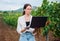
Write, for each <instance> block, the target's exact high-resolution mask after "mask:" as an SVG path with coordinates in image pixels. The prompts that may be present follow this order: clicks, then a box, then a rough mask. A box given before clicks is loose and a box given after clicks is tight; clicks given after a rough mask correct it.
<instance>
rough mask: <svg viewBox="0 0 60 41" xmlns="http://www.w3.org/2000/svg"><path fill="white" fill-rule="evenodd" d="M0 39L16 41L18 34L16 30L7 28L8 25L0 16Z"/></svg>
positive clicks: (2, 40) (1, 40)
mask: <svg viewBox="0 0 60 41" xmlns="http://www.w3.org/2000/svg"><path fill="white" fill-rule="evenodd" d="M0 41H18V34H17V32H16V30H13V29H11V28H9V26H8V25H6V24H4V22H3V20H2V18H1V17H0Z"/></svg>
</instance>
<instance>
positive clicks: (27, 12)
mask: <svg viewBox="0 0 60 41" xmlns="http://www.w3.org/2000/svg"><path fill="white" fill-rule="evenodd" d="M31 10H32V7H31V6H27V7H26V9H25V14H30V13H31Z"/></svg>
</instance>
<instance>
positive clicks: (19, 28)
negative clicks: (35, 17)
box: [16, 18, 22, 34]
mask: <svg viewBox="0 0 60 41" xmlns="http://www.w3.org/2000/svg"><path fill="white" fill-rule="evenodd" d="M21 28H22V27H21V24H20V18H18V21H17V29H16V30H17V32H18V33H19V34H22V33H21Z"/></svg>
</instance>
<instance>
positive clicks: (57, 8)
mask: <svg viewBox="0 0 60 41" xmlns="http://www.w3.org/2000/svg"><path fill="white" fill-rule="evenodd" d="M0 13H2V14H1V15H2V19H3V21H4V23H6V24H7V25H9V26H11V28H12V29H16V27H17V19H18V17H19V16H22V13H20V12H7V11H4V12H0ZM31 14H32V15H33V16H47V17H48V21H50V23H49V24H48V25H47V26H45V27H43V28H40V29H37V30H36V31H37V33H38V34H37V35H36V36H40V38H41V37H44V38H45V39H47V37H48V36H49V37H48V38H49V40H50V41H60V3H58V2H51V3H49V1H48V0H43V3H42V5H41V6H40V7H37V8H36V9H35V10H32V13H31ZM1 15H0V16H1ZM47 35H48V36H47ZM40 38H39V37H38V40H39V39H40ZM47 40H48V39H47Z"/></svg>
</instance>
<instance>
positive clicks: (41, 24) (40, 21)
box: [30, 17, 48, 28]
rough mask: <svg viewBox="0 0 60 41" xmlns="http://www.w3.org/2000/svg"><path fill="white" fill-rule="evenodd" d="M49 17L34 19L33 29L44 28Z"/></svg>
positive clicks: (32, 22)
mask: <svg viewBox="0 0 60 41" xmlns="http://www.w3.org/2000/svg"><path fill="white" fill-rule="evenodd" d="M47 18H48V17H32V21H31V25H30V27H31V28H36V27H37V28H39V27H44V26H45V24H46V21H47Z"/></svg>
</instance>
